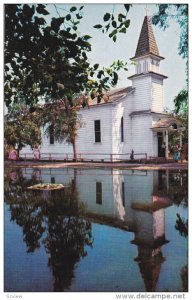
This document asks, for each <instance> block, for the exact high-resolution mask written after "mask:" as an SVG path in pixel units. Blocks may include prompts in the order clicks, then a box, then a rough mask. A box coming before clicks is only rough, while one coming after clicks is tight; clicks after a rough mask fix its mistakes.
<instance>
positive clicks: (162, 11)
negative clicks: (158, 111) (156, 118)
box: [152, 4, 188, 116]
mask: <svg viewBox="0 0 192 300" xmlns="http://www.w3.org/2000/svg"><path fill="white" fill-rule="evenodd" d="M157 6H158V12H157V13H156V14H155V15H154V16H153V18H152V22H153V24H154V25H159V27H160V28H163V30H165V29H166V28H167V27H168V26H169V20H171V19H174V20H175V21H176V22H177V23H178V25H179V27H180V41H179V46H178V54H179V55H181V57H182V58H184V59H186V77H187V79H186V83H187V85H188V5H187V4H158V5H157ZM174 103H175V112H176V114H179V115H182V116H183V115H186V114H187V111H188V87H185V88H183V89H182V90H181V91H180V92H179V94H178V95H177V96H176V97H175V99H174Z"/></svg>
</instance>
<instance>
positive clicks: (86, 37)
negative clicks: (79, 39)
mask: <svg viewBox="0 0 192 300" xmlns="http://www.w3.org/2000/svg"><path fill="white" fill-rule="evenodd" d="M91 38H92V37H91V36H90V35H84V36H83V39H84V40H85V41H87V40H89V39H91Z"/></svg>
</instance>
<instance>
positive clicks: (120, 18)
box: [118, 14, 125, 22]
mask: <svg viewBox="0 0 192 300" xmlns="http://www.w3.org/2000/svg"><path fill="white" fill-rule="evenodd" d="M123 19H125V15H123V14H119V15H118V21H119V22H122V21H123Z"/></svg>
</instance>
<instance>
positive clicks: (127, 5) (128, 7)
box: [124, 4, 130, 12]
mask: <svg viewBox="0 0 192 300" xmlns="http://www.w3.org/2000/svg"><path fill="white" fill-rule="evenodd" d="M124 7H125V9H126V11H127V12H128V11H129V9H130V4H124Z"/></svg>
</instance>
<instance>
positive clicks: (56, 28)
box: [51, 18, 65, 32]
mask: <svg viewBox="0 0 192 300" xmlns="http://www.w3.org/2000/svg"><path fill="white" fill-rule="evenodd" d="M64 19H65V18H57V19H56V18H52V20H51V28H52V29H53V30H54V31H55V32H58V31H59V28H60V26H61V24H62V23H63V22H64Z"/></svg>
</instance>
